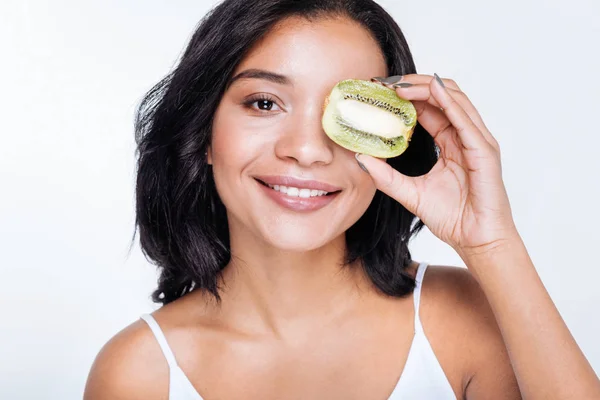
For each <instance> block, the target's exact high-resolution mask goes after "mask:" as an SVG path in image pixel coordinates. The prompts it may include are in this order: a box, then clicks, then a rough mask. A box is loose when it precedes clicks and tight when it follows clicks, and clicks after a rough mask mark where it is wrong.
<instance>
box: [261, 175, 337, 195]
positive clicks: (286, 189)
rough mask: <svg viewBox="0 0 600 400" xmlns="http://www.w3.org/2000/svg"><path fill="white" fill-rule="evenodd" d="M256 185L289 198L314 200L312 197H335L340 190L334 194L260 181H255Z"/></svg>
mask: <svg viewBox="0 0 600 400" xmlns="http://www.w3.org/2000/svg"><path fill="white" fill-rule="evenodd" d="M256 181H257V182H258V183H260V184H261V185H263V186H266V187H268V188H269V189H272V190H274V191H276V192H279V193H282V194H285V195H286V196H289V197H300V198H304V199H309V198H314V197H322V196H332V195H335V194H337V193H339V192H341V190H337V191H335V192H326V191H324V190H315V189H307V188H302V187H294V186H284V185H271V184H268V183H265V182H263V181H261V180H260V179H256Z"/></svg>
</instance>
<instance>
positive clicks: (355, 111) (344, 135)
mask: <svg viewBox="0 0 600 400" xmlns="http://www.w3.org/2000/svg"><path fill="white" fill-rule="evenodd" d="M321 122H322V125H323V129H324V130H325V133H326V134H327V136H329V137H330V138H331V140H333V141H334V142H335V143H337V144H339V145H340V146H342V147H344V148H346V149H348V150H351V151H354V152H357V153H364V154H369V155H371V156H374V157H381V158H392V157H397V156H399V155H400V154H402V153H403V152H404V151H405V150H406V149H407V148H408V145H409V142H410V138H411V136H412V133H413V131H414V128H415V125H416V124H417V111H416V110H415V107H414V106H413V104H412V103H411V102H410V101H408V100H404V99H401V98H400V97H398V95H397V94H396V92H395V91H394V90H392V89H388V88H387V87H385V86H382V85H380V84H378V83H374V82H368V81H363V80H356V79H347V80H344V81H341V82H338V83H337V84H336V85H335V86H334V87H333V89H332V90H331V93H330V94H329V96H328V97H327V98H326V99H325V106H324V111H323V118H322V121H321Z"/></svg>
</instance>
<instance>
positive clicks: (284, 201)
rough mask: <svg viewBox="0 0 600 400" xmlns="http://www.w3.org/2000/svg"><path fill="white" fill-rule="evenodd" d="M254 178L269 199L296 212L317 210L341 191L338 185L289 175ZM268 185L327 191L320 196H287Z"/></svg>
mask: <svg viewBox="0 0 600 400" xmlns="http://www.w3.org/2000/svg"><path fill="white" fill-rule="evenodd" d="M263 179H264V180H263ZM255 180H256V182H257V184H258V186H259V188H260V190H261V191H262V192H263V193H264V194H265V195H266V196H267V197H268V198H269V199H271V200H272V201H274V202H275V203H276V204H278V205H279V206H281V207H283V208H285V209H288V210H291V211H296V212H308V211H317V210H319V209H321V208H323V207H325V206H327V205H328V204H329V203H331V202H332V201H334V200H335V199H336V198H337V196H338V195H339V193H340V192H341V189H340V188H339V187H337V186H334V185H331V184H328V183H325V182H319V181H310V180H299V179H295V178H291V177H283V176H260V177H255ZM271 182H272V183H271ZM269 185H271V186H275V185H278V186H287V187H293V188H298V189H310V190H316V191H326V192H328V193H327V194H326V195H322V196H314V197H296V196H289V195H287V194H286V193H282V192H280V191H277V190H275V189H274V188H271V187H269Z"/></svg>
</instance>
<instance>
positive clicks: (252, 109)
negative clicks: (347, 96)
mask: <svg viewBox="0 0 600 400" xmlns="http://www.w3.org/2000/svg"><path fill="white" fill-rule="evenodd" d="M386 74H387V67H386V64H385V61H384V58H383V55H382V54H381V50H380V49H379V46H378V45H377V42H375V40H374V39H373V38H372V37H371V36H370V35H369V33H368V31H366V30H365V29H364V28H362V27H361V26H360V25H358V24H357V23H355V22H351V21H349V20H345V19H323V20H320V21H316V22H308V21H306V20H304V19H299V18H290V19H287V20H284V21H282V22H281V23H280V24H278V25H277V26H276V27H275V28H274V29H273V30H271V32H270V33H269V34H268V35H267V36H265V37H264V39H263V40H262V41H260V42H259V43H257V44H256V46H255V47H254V48H253V49H252V50H251V51H250V52H249V53H248V55H247V56H246V58H245V59H244V60H243V61H242V62H241V63H240V65H239V66H238V67H237V69H236V70H235V71H234V73H233V79H232V83H231V85H230V86H229V87H228V89H227V91H226V92H225V94H224V95H223V98H222V100H221V102H220V104H219V106H218V109H217V111H216V114H215V118H214V122H213V131H212V135H213V136H212V145H211V148H210V149H209V152H208V162H209V163H211V164H212V165H213V171H214V179H215V183H216V186H217V191H218V193H219V196H220V197H221V200H222V201H223V203H224V204H225V206H226V208H227V213H228V218H229V224H230V230H231V233H232V240H235V238H236V236H235V235H238V236H237V237H238V238H239V237H244V236H245V235H252V236H253V237H255V238H257V237H258V238H259V241H260V242H264V243H265V244H267V245H271V246H273V247H275V248H278V249H281V250H292V251H308V250H313V249H317V248H320V247H322V246H324V245H325V244H327V243H329V242H331V241H332V240H334V239H340V238H343V236H342V235H343V234H344V232H345V231H346V230H347V229H348V228H349V227H350V226H352V225H353V224H354V223H355V222H356V221H357V220H358V219H359V218H360V216H361V215H362V214H363V213H364V212H365V210H366V209H367V207H368V206H369V204H370V202H371V200H372V199H373V196H374V194H375V190H376V189H375V186H374V185H373V183H372V181H371V179H370V177H369V176H368V175H367V174H366V173H365V172H363V171H362V170H361V169H360V167H359V166H358V165H357V163H356V160H355V159H354V153H353V152H350V151H349V150H346V149H344V148H342V147H340V146H338V145H337V144H335V143H334V142H333V141H331V140H330V139H329V138H328V137H327V136H326V134H325V132H324V131H323V128H322V126H321V117H322V109H323V104H324V100H325V97H326V96H327V95H328V94H329V92H330V91H331V89H332V88H333V86H334V85H335V84H336V83H337V82H338V81H341V80H343V79H349V78H354V79H364V80H370V78H371V77H374V76H386ZM236 76H237V78H236ZM266 184H269V185H271V186H272V187H273V188H271V187H269V186H267V185H266ZM275 185H277V186H275ZM281 186H285V187H286V188H287V189H284V188H282V187H281ZM277 189H279V191H278V190H277ZM282 190H284V191H287V193H283V192H282ZM323 192H328V194H327V195H323ZM307 196H310V197H307Z"/></svg>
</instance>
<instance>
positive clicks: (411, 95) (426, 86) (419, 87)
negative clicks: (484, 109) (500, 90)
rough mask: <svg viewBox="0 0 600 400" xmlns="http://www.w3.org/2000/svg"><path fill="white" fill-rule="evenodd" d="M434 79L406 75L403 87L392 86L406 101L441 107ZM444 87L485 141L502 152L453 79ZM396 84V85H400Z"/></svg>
mask: <svg viewBox="0 0 600 400" xmlns="http://www.w3.org/2000/svg"><path fill="white" fill-rule="evenodd" d="M433 80H434V78H433V77H431V76H429V75H405V76H404V77H403V79H402V80H401V81H400V82H399V83H398V84H400V85H402V86H396V87H394V86H395V85H392V87H391V88H392V89H395V90H396V94H398V96H399V97H401V98H403V99H405V100H423V101H428V102H429V103H430V104H432V105H434V106H436V107H439V106H440V105H439V104H438V102H437V100H435V98H434V97H433V96H432V95H431V91H430V85H431V83H432V82H433ZM442 82H444V85H445V86H446V88H447V89H448V92H449V93H450V94H451V95H452V97H453V98H454V99H455V100H456V102H457V103H458V104H460V106H461V107H462V108H463V109H464V110H465V112H466V113H467V115H468V116H469V118H471V120H472V121H473V123H474V124H475V125H476V126H477V127H478V128H479V130H481V132H482V133H483V135H484V137H485V139H486V140H487V141H488V143H490V144H491V145H492V146H493V147H494V148H495V149H496V150H498V151H499V150H500V148H499V145H498V142H497V141H496V139H495V138H494V136H493V135H492V133H491V132H490V131H489V129H488V128H487V126H486V125H485V123H484V122H483V119H482V118H481V115H480V114H479V111H478V110H477V109H476V108H475V106H474V105H473V103H472V102H471V100H470V99H469V97H468V96H467V95H466V94H465V93H464V92H463V91H461V90H460V89H459V88H458V85H457V84H456V82H454V81H453V80H452V79H442ZM407 83H408V84H412V86H409V87H406V86H405V85H406V84H407ZM398 84H396V85H398Z"/></svg>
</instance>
